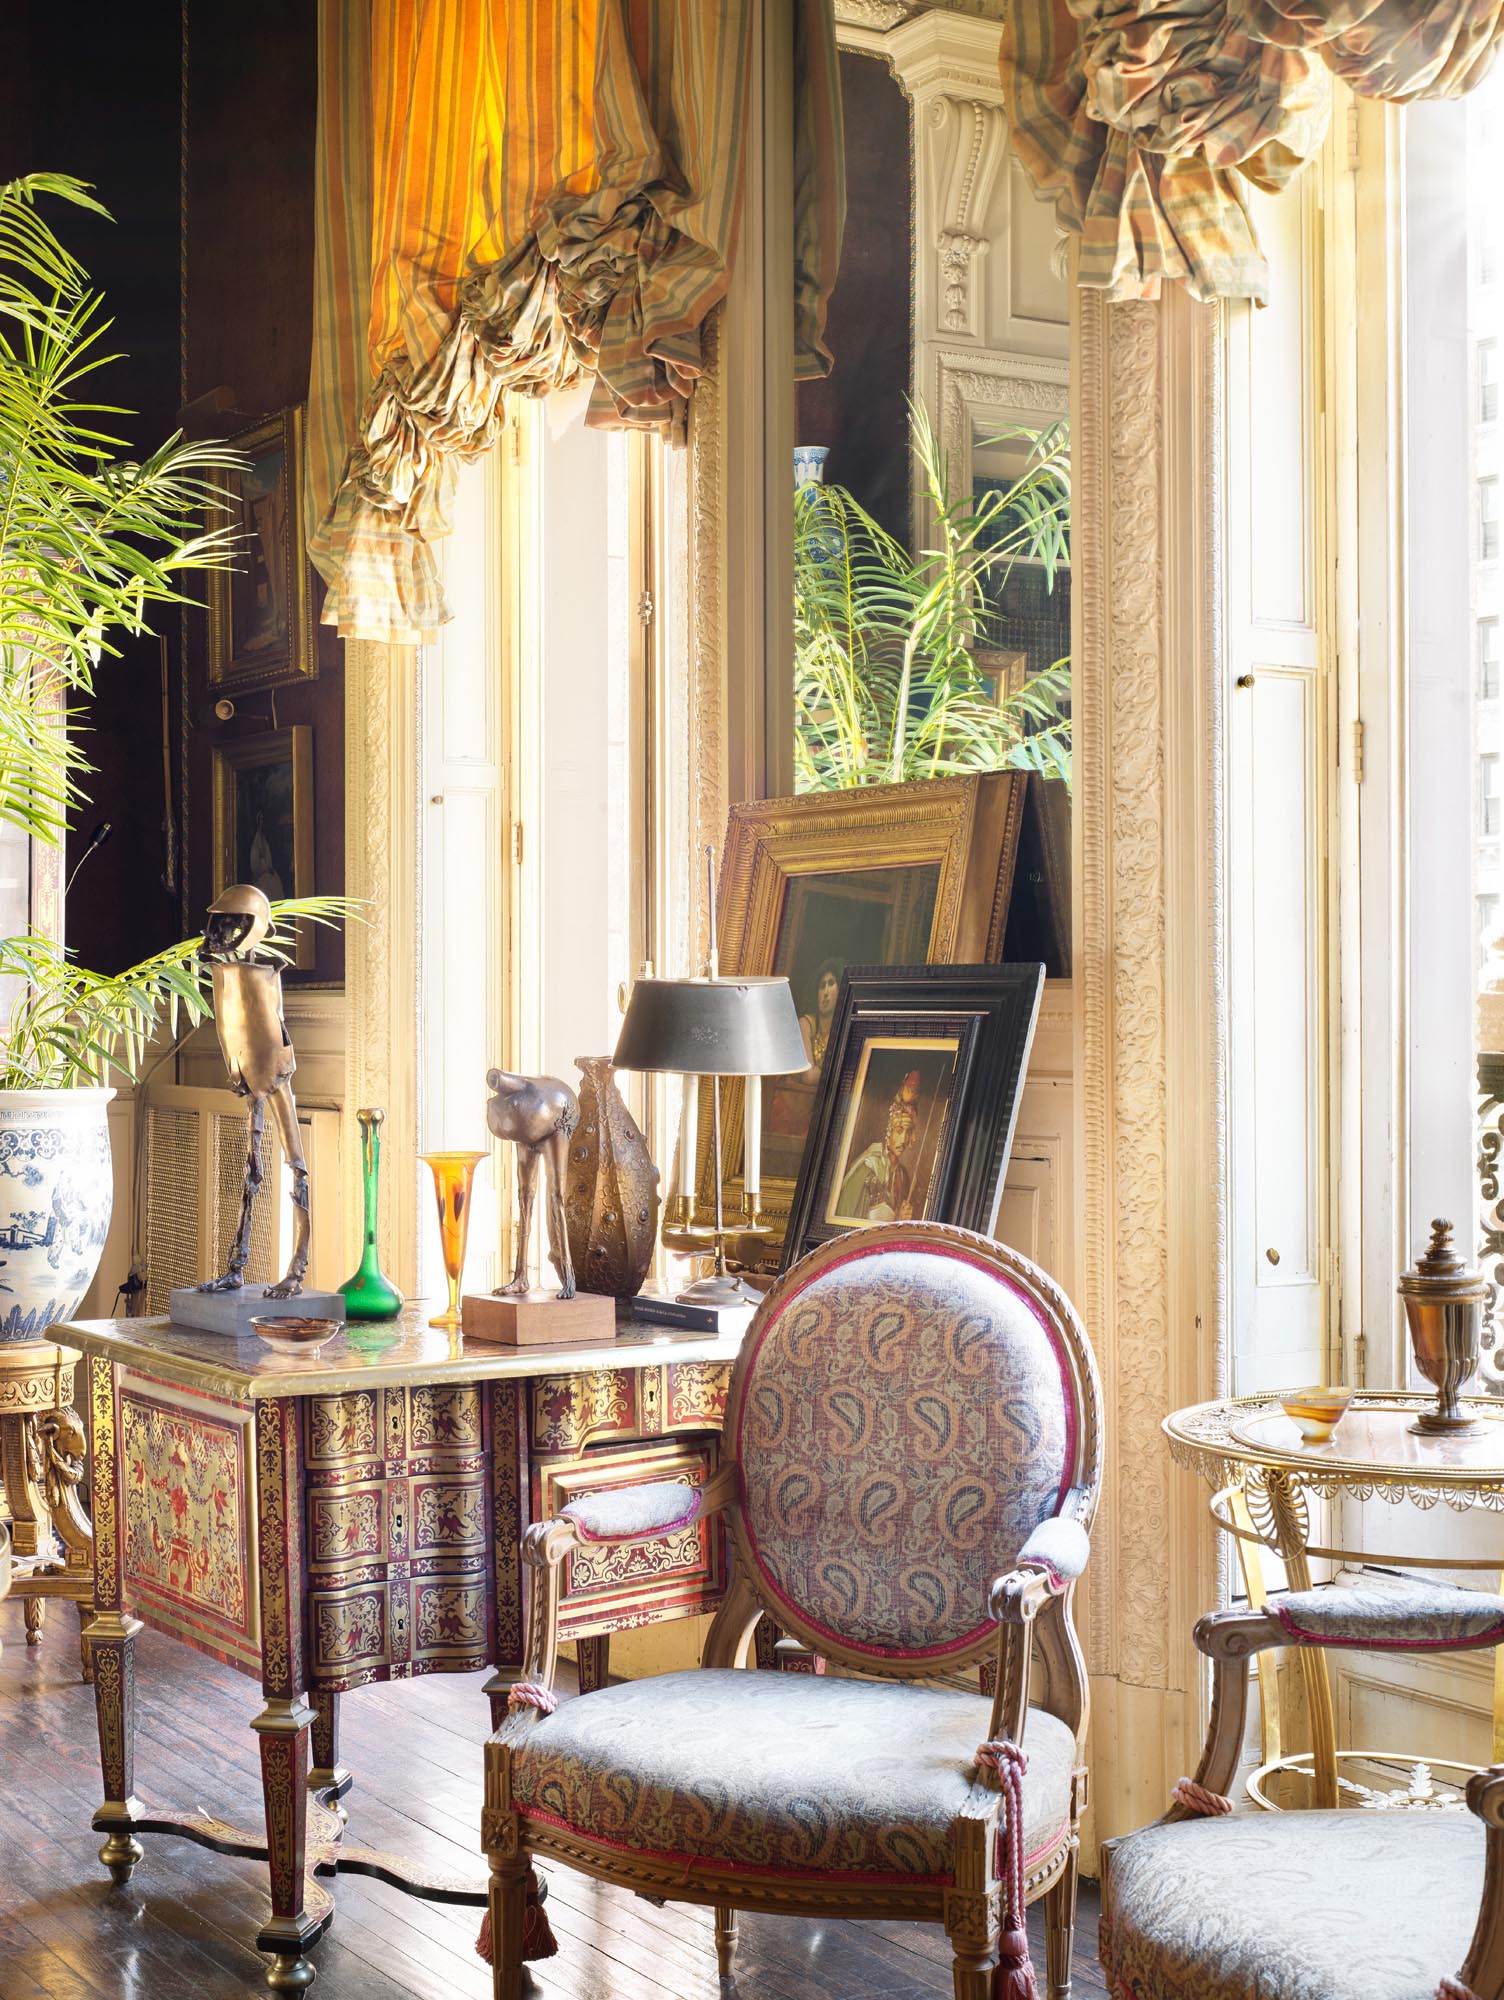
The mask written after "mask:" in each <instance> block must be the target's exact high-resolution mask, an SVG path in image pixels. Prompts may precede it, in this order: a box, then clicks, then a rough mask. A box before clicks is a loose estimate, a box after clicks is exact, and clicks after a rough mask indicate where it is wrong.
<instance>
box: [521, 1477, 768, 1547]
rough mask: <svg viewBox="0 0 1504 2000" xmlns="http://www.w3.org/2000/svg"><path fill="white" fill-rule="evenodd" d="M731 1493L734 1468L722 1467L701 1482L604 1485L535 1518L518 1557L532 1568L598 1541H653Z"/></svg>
mask: <svg viewBox="0 0 1504 2000" xmlns="http://www.w3.org/2000/svg"><path fill="white" fill-rule="evenodd" d="M735 1496H736V1468H735V1467H734V1466H722V1468H721V1469H720V1471H718V1472H716V1473H715V1474H713V1475H712V1477H711V1478H709V1479H707V1480H706V1482H705V1484H704V1485H703V1486H684V1485H681V1484H680V1482H679V1481H678V1480H676V1479H657V1480H653V1481H651V1482H649V1483H647V1484H645V1485H641V1486H609V1487H604V1488H602V1490H601V1491H600V1492H599V1493H588V1494H585V1495H584V1496H583V1497H582V1498H580V1499H578V1500H571V1501H570V1503H569V1505H568V1506H567V1507H565V1508H564V1509H563V1510H562V1511H561V1512H560V1513H559V1514H557V1515H555V1517H554V1518H553V1520H551V1521H536V1522H534V1524H533V1526H532V1527H531V1528H529V1529H528V1530H527V1532H526V1533H525V1534H524V1535H523V1537H522V1560H523V1561H524V1562H525V1563H530V1564H531V1565H532V1566H533V1567H534V1568H535V1569H549V1568H552V1567H554V1566H555V1565H556V1564H558V1563H561V1562H563V1560H564V1558H565V1557H566V1556H567V1555H568V1554H569V1553H570V1551H571V1550H572V1549H577V1548H580V1547H583V1546H585V1545H587V1544H588V1545H591V1546H594V1545H597V1544H599V1543H602V1542H606V1543H613V1542H656V1541H661V1540H662V1539H663V1537H664V1536H665V1535H672V1534H676V1533H677V1532H678V1530H679V1529H680V1528H687V1527H688V1526H689V1525H690V1524H691V1523H692V1522H694V1521H699V1520H703V1519H704V1517H705V1516H706V1515H707V1514H716V1513H719V1512H720V1510H721V1508H723V1507H724V1506H726V1504H727V1503H728V1501H730V1500H732V1499H734V1498H735Z"/></svg>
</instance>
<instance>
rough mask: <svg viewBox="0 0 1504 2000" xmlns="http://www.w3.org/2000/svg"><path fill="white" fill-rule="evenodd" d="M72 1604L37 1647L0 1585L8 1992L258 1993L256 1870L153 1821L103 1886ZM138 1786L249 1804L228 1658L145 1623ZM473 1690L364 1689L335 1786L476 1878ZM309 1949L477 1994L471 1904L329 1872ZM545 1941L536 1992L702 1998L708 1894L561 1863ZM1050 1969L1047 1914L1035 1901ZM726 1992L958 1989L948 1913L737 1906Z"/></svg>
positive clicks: (387, 1826)
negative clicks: (822, 1916) (855, 1915)
mask: <svg viewBox="0 0 1504 2000" xmlns="http://www.w3.org/2000/svg"><path fill="white" fill-rule="evenodd" d="M75 1629H76V1627H75V1624H74V1619H73V1613H72V1609H71V1607H69V1606H65V1605H61V1604H52V1605H49V1606H48V1615H47V1629H46V1638H45V1642H44V1643H43V1645H42V1646H40V1647H37V1648H28V1647H27V1646H26V1645H25V1644H24V1641H23V1637H22V1629H21V1606H20V1604H19V1603H18V1602H15V1601H12V1602H10V1603H7V1604H5V1605H0V1641H3V1642H4V1652H3V1655H0V1995H3V2000H44V1996H45V2000H220V1996H222V1995H223V1996H231V1995H238V1994H254V1993H256V1992H262V1993H264V1992H265V1988H264V1987H263V1986H262V1984H261V1975H262V1971H263V1968H264V1966H265V1964H266V1961H265V1960H264V1959H262V1958H261V1957H260V1956H259V1955H258V1954H257V1953H256V1952H255V1951H254V1950H253V1949H252V1948H251V1947H250V1946H249V1944H248V1943H247V1939H248V1938H249V1937H250V1936H252V1935H253V1933H254V1931H255V1929H256V1926H257V1924H258V1922H259V1921H260V1919H261V1916H262V1914H263V1912H264V1908H265V1905H264V1900H263V1888H262V1884H263V1882H264V1879H265V1877H264V1873H263V1871H262V1870H261V1869H260V1868H259V1867H258V1866H257V1865H256V1864H254V1863H252V1862H246V1861H233V1860H225V1859H223V1858H222V1857H220V1856H218V1855H213V1854H208V1853H205V1852H204V1851H203V1850H202V1849H200V1848H197V1847H195V1846H193V1845H191V1844H190V1843H189V1842H187V1841H182V1840H172V1839H167V1838H164V1837H159V1836H152V1835H148V1836H147V1837H146V1840H145V1843H144V1844H145V1847H146V1859H145V1860H144V1861H143V1862H142V1864H141V1866H140V1867H139V1868H138V1869H137V1870H136V1873H135V1876H134V1878H133V1880H132V1881H131V1883H130V1884H129V1886H128V1887H126V1888H124V1889H114V1888H113V1887H112V1886H111V1884H110V1882H109V1879H108V1877H107V1876H106V1875H105V1872H104V1870H103V1868H102V1867H101V1866H100V1864H99V1862H98V1860H97V1859H96V1854H97V1850H98V1846H99V1836H98V1835H97V1834H94V1833H91V1832H90V1830H89V1819H90V1816H91V1814H92V1812H93V1809H94V1806H95V1804H96V1803H97V1801H98V1798H99V1770H98V1763H97V1744H96V1739H95V1735H94V1702H93V1693H92V1690H91V1689H89V1688H87V1687H84V1686H83V1685H82V1684H81V1683H80V1681H79V1679H78V1672H77V1653H76V1648H75V1644H74V1632H75ZM137 1660H138V1663H139V1690H140V1693H139V1700H140V1724H139V1734H138V1748H137V1761H136V1788H137V1791H138V1793H139V1794H140V1796H141V1797H142V1798H143V1799H144V1800H145V1801H146V1802H147V1803H148V1804H149V1805H157V1806H161V1807H163V1808H173V1807H175V1808H178V1809H180V1810H181V1809H188V1810H192V1809H195V1808H199V1809H202V1810H205V1811H208V1812H213V1813H215V1814H218V1815H219V1816H221V1817H223V1818H227V1819H235V1820H238V1821H239V1822H240V1823H241V1824H244V1825H246V1826H250V1827H258V1826H259V1825H260V1792H259V1788H258V1783H257V1770H256V1755H255V1739H254V1738H253V1736H252V1734H251V1732H250V1730H249V1728H248V1727H247V1726H246V1725H247V1724H248V1723H249V1721H250V1718H251V1716H252V1715H253V1714H255V1713H256V1711H257V1709H258V1708H259V1707H260V1705H261V1704H260V1701H259V1699H258V1691H257V1689H256V1688H255V1687H254V1685H253V1684H252V1683H251V1682H250V1681H248V1680H246V1679H244V1678H243V1677H242V1676H241V1675H238V1674H235V1673H232V1672H231V1671H230V1670H229V1669H228V1668H225V1667H218V1666H216V1665H215V1664H214V1663H213V1661H211V1660H207V1659H204V1658H202V1657H200V1656H199V1655H197V1654H194V1653H190V1652H188V1651H186V1650H185V1649H184V1648H183V1647H181V1646H178V1645H175V1644H173V1643H172V1642H171V1641H169V1640H165V1639H160V1638H157V1637H156V1636H155V1635H154V1634H152V1633H149V1632H148V1633H144V1634H143V1635H142V1637H141V1639H140V1641H139V1642H138V1646H137ZM485 1727H486V1704H485V1701H484V1700H483V1699H482V1697H481V1695H480V1692H479V1680H478V1678H477V1677H474V1676H469V1675H464V1676H460V1675H435V1676H432V1677H430V1678H428V1679H425V1680H417V1681H410V1682H402V1683H398V1684H397V1685H395V1686H391V1687H379V1688H368V1689H365V1690H362V1691H361V1692H360V1693H359V1694H355V1695H352V1696H350V1697H348V1698H347V1700H346V1702H345V1705H344V1743H343V1746H342V1747H343V1755H344V1759H345V1762H346V1763H348V1764H349V1765H350V1766H351V1767H352V1768H353V1769H354V1771H355V1774H356V1789H355V1791H354V1792H353V1793H352V1794H351V1797H350V1799H349V1800H348V1801H347V1803H348V1804H349V1806H350V1810H351V1824H352V1832H353V1833H356V1834H358V1836H359V1837H360V1838H361V1839H362V1840H363V1841H366V1842H369V1843H371V1844H373V1845H377V1846H385V1847H391V1848H394V1849H397V1850H399V1851H402V1852H405V1853H407V1854H410V1855H419V1854H421V1855H423V1856H424V1857H425V1858H427V1859H429V1860H431V1861H433V1862H435V1863H441V1864H443V1865H445V1866H447V1867H449V1868H453V1869H456V1870H461V1871H465V1872H467V1873H468V1872H471V1871H472V1870H473V1872H474V1873H475V1875H476V1878H477V1880H480V1879H481V1878H482V1876H483V1872H484V1871H483V1865H482V1863H481V1860H480V1857H479V1855H478V1853H477V1851H476V1829H477V1826H478V1822H479V1813H480V1786H481V1748H480V1746H481V1743H482V1741H483V1739H484V1736H485ZM335 1897H336V1901H337V1903H338V1914H337V1915H336V1917H335V1920H334V1925H333V1928H332V1929H331V1930H330V1932H329V1933H328V1935H327V1936H326V1937H325V1938H324V1940H323V1941H322V1943H321V1944H319V1946H318V1947H317V1949H316V1951H315V1953H314V1958H315V1963H316V1964H317V1966H318V1984H317V1989H316V1990H317V1992H318V1994H319V1995H320V2000H404V1996H419V1997H420V2000H489V1996H490V1992H491V1985H490V1976H489V1974H488V1972H487V1971H486V1968H485V1967H484V1966H483V1965H482V1964H481V1962H480V1960H479V1959H477V1958H476V1956H475V1954H474V1951H473V1949H472V1946H473V1941H474V1937H475V1931H476V1918H475V1916H474V1914H473V1913H472V1912H471V1911H470V1910H468V1909H463V1908H459V1909H455V1908H444V1907H441V1906H438V1905H435V1904H429V1903H422V1902H419V1901H417V1900H415V1899H414V1898H411V1897H407V1896H403V1895H401V1894H399V1893H398V1892H397V1891H396V1890H392V1889H388V1888H387V1887H386V1886H385V1885H384V1884H382V1883H379V1882H372V1881H366V1880H363V1879H360V1878H358V1877H355V1876H351V1875H342V1876H340V1877H339V1878H338V1881H337V1883H336V1885H335ZM548 1908H549V1915H550V1917H551V1919H552V1922H553V1926H554V1930H555V1932H556V1934H557V1936H558V1939H559V1946H560V1949H559V1956H558V1957H557V1958H555V1959H551V1960H549V1961H548V1962H547V1963H546V1964H545V1965H544V1966H543V1967H542V1968H541V1971H540V1973H539V1975H538V1976H537V1978H536V1979H535V1981H534V1985H533V1991H534V1993H535V1994H537V1995H540V1996H544V1995H546V1996H549V2000H716V1996H718V1995H719V1994H720V1992H721V1989H720V1986H719V1983H718V1981H717V1979H716V1972H715V1951H714V1946H713V1942H712V1938H711V1918H710V1912H709V1911H708V1910H698V1909H689V1908H686V1907H683V1906H679V1907H673V1908H667V1909H662V1910H655V1909H653V1908H652V1907H651V1906H650V1905H649V1904H647V1903H644V1902H641V1901H640V1900H638V1899H637V1898H636V1897H634V1896H630V1895H625V1894H622V1893H619V1892H618V1891H616V1890H613V1889H608V1888H605V1887H603V1886H601V1885H599V1884H597V1883H594V1882H590V1881H588V1880H586V1879H585V1878H584V1877H583V1876H579V1875H574V1874H571V1873H570V1872H569V1871H568V1870H565V1869H554V1870H552V1871H551V1874H550V1893H549V1903H548ZM1031 1930H1032V1931H1033V1933H1034V1949H1035V1954H1036V1963H1037V1965H1038V1967H1039V1970H1040V1976H1041V1977H1040V1983H1041V1991H1042V1988H1043V1967H1044V1950H1043V1937H1042V1935H1041V1934H1040V1928H1039V1922H1038V1912H1037V1911H1036V1912H1035V1915H1034V1918H1033V1920H1032V1922H1031ZM1095 1934H1096V1905H1095V1899H1094V1897H1093V1896H1092V1894H1091V1892H1090V1891H1089V1890H1088V1891H1087V1894H1086V1896H1085V1899H1084V1907H1083V1909H1082V1912H1081V1924H1080V1927H1079V1929H1078V1931H1077V1945H1078V1952H1077V1974H1076V1982H1075V1992H1076V1996H1077V2000H1093V1997H1094V1996H1100V1995H1102V1993H1103V1986H1102V1983H1101V1975H1100V1973H1099V1972H1098V1970H1097V1966H1096V1957H1095V1947H1096V1935H1095ZM735 1990H736V1991H737V1992H738V1993H739V1994H741V1995H742V1996H744V2000H752V1996H757V2000H858V1996H860V2000H869V1996H870V1997H871V2000H876V1996H881V2000H909V1996H912V1997H913V2000H921V1996H930V1995H934V1996H937V2000H939V1996H946V1995H949V1994H950V1992H951V1979H950V1960H949V1957H948V1955H947V1952H946V1947H945V1939H944V1937H943V1935H942V1933H941V1932H940V1930H939V1929H938V1928H934V1929H931V1928H929V1927H927V1926H923V1925H914V1924H856V1923H844V1922H811V1921H805V1920H802V1919H797V1918H790V1917H744V1918H743V1919H742V1929H741V1946H740V1950H739V1952H738V1957H737V1980H736V1987H735Z"/></svg>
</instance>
